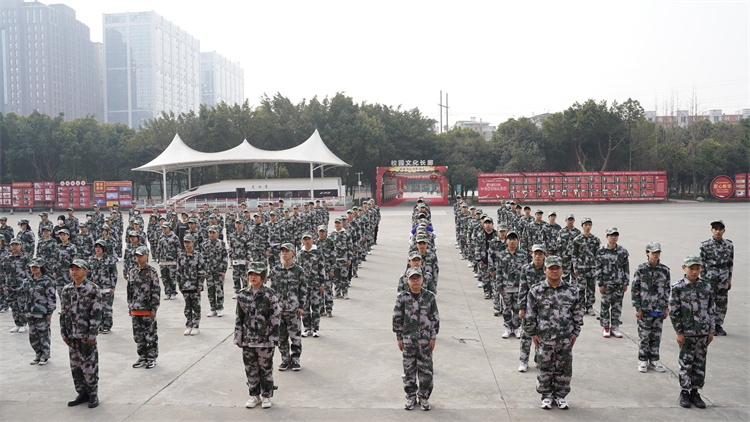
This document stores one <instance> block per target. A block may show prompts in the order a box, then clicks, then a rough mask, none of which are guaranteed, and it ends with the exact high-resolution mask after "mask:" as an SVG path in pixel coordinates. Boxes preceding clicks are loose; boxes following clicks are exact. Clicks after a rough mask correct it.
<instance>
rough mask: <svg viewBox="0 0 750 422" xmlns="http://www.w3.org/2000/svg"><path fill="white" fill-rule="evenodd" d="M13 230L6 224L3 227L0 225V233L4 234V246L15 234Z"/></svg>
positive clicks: (8, 243)
mask: <svg viewBox="0 0 750 422" xmlns="http://www.w3.org/2000/svg"><path fill="white" fill-rule="evenodd" d="M14 233H15V232H14V231H13V227H11V226H8V225H6V226H5V227H0V234H2V235H3V236H5V246H8V245H10V241H11V240H13V237H14V236H15V234H14Z"/></svg>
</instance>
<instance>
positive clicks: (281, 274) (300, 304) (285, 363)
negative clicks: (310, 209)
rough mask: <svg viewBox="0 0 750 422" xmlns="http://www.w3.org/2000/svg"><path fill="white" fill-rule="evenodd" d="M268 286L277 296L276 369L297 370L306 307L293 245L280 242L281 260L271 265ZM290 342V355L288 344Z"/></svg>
mask: <svg viewBox="0 0 750 422" xmlns="http://www.w3.org/2000/svg"><path fill="white" fill-rule="evenodd" d="M268 279H269V280H270V285H271V288H272V289H273V290H274V291H275V292H276V296H277V297H278V299H279V308H280V311H281V314H280V318H281V320H280V323H279V353H280V354H281V358H282V362H281V365H279V371H286V370H287V369H289V368H291V369H292V371H299V370H300V369H302V367H301V366H300V362H299V358H300V356H301V355H302V338H301V333H300V318H301V317H302V312H303V310H304V309H306V308H305V307H306V300H307V298H306V289H305V281H304V272H303V271H302V268H300V266H299V265H297V264H295V263H294V245H292V244H291V243H284V244H283V245H281V263H280V264H279V265H277V266H276V267H274V268H272V269H271V272H270V274H269V275H268ZM290 343H291V355H290V354H289V349H290V347H289V344H290Z"/></svg>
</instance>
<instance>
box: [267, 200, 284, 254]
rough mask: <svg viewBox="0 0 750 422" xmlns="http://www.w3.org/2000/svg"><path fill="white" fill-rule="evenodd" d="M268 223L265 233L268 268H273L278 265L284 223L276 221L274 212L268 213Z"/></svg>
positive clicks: (276, 214) (276, 217)
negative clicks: (266, 236)
mask: <svg viewBox="0 0 750 422" xmlns="http://www.w3.org/2000/svg"><path fill="white" fill-rule="evenodd" d="M268 214H269V221H268V223H266V232H267V233H268V239H267V244H268V266H269V267H271V268H273V267H275V266H276V265H278V263H279V256H280V254H281V243H282V242H283V239H284V223H283V222H280V221H279V219H278V213H277V212H276V211H270V212H269V213H268Z"/></svg>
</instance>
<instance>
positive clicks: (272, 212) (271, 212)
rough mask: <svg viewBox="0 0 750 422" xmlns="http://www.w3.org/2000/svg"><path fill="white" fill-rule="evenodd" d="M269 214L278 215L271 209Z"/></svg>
mask: <svg viewBox="0 0 750 422" xmlns="http://www.w3.org/2000/svg"><path fill="white" fill-rule="evenodd" d="M268 215H276V211H270V212H269V213H268Z"/></svg>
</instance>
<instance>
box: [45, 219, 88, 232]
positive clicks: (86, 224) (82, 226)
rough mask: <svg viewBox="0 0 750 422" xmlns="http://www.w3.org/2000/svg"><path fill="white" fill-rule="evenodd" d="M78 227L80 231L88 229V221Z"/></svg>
mask: <svg viewBox="0 0 750 422" xmlns="http://www.w3.org/2000/svg"><path fill="white" fill-rule="evenodd" d="M78 227H80V228H82V229H88V228H89V223H88V221H84V222H83V223H81V224H79V225H78ZM42 230H44V228H42Z"/></svg>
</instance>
